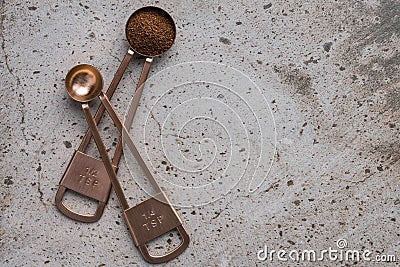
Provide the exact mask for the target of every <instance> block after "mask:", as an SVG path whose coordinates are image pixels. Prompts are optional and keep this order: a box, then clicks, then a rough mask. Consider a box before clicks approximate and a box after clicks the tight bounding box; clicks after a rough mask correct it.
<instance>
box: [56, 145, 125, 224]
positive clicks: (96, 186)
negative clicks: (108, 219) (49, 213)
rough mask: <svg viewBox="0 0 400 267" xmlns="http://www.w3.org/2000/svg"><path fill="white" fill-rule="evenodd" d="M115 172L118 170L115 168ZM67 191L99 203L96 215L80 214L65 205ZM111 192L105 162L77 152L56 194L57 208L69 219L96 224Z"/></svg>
mask: <svg viewBox="0 0 400 267" xmlns="http://www.w3.org/2000/svg"><path fill="white" fill-rule="evenodd" d="M114 168H115V170H116V169H117V168H116V167H115V166H114ZM67 190H71V191H74V192H76V193H79V194H81V195H84V196H86V197H89V198H92V199H95V200H97V201H98V202H99V203H98V205H97V208H96V212H95V213H94V214H80V213H78V212H75V211H73V210H71V209H70V208H68V207H67V206H66V205H65V204H64V203H63V198H64V194H65V193H66V191H67ZM110 192H111V182H110V179H109V178H108V175H107V171H106V169H105V167H104V164H103V161H101V160H99V159H96V158H93V157H91V156H89V155H86V154H84V153H82V152H80V151H76V152H75V153H74V155H73V157H72V159H71V162H70V163H69V165H68V168H67V170H66V171H65V174H64V176H63V178H62V179H61V181H60V185H59V188H58V190H57V194H56V200H55V203H56V206H57V208H58V209H59V210H60V211H61V212H62V213H63V214H64V215H65V216H67V217H69V218H71V219H73V220H77V221H80V222H87V223H90V222H96V221H98V220H99V219H100V217H101V216H102V214H103V211H104V207H105V206H106V204H107V201H108V198H109V196H110Z"/></svg>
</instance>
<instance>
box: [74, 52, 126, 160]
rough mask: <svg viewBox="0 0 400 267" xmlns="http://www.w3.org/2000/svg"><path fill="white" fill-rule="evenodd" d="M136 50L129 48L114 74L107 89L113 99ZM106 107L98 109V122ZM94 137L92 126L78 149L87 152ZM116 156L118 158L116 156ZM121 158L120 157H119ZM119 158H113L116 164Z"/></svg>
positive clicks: (96, 116) (95, 116) (101, 106)
mask: <svg viewBox="0 0 400 267" xmlns="http://www.w3.org/2000/svg"><path fill="white" fill-rule="evenodd" d="M133 54H134V52H133V50H131V49H129V50H128V51H127V53H126V55H125V57H124V59H123V60H122V62H121V64H120V65H119V67H118V70H117V72H116V73H115V75H114V78H113V80H112V81H111V83H110V86H109V87H108V89H107V92H106V95H107V97H109V98H110V99H111V97H112V96H113V94H114V92H115V90H116V88H117V86H118V84H119V82H120V81H121V79H122V76H123V74H124V72H125V70H126V68H127V67H128V65H129V62H130V61H131V59H132V56H133ZM104 111H105V108H104V106H103V105H100V106H99V108H98V109H97V111H96V114H95V115H94V120H95V122H96V124H98V123H99V122H100V119H101V118H102V116H103V114H104ZM91 138H92V132H91V130H90V128H89V129H88V130H87V131H86V134H85V135H84V137H83V139H82V141H81V144H80V145H79V147H78V151H81V152H85V150H86V148H87V146H88V145H89V142H90V139H91ZM114 158H116V157H115V156H114ZM119 158H120V157H119ZM119 158H118V160H113V163H114V165H118V162H119Z"/></svg>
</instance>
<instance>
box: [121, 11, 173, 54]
mask: <svg viewBox="0 0 400 267" xmlns="http://www.w3.org/2000/svg"><path fill="white" fill-rule="evenodd" d="M175 35H176V29H175V23H174V21H173V20H172V18H171V17H170V16H169V14H168V13H167V12H165V11H164V10H162V9H159V8H156V7H145V8H142V9H139V10H138V11H136V12H135V13H133V14H132V15H131V16H130V18H129V20H128V22H127V25H126V38H127V39H128V42H129V44H130V45H131V47H132V49H133V50H135V51H136V52H138V53H140V54H142V55H145V56H151V57H153V56H158V55H161V54H162V53H164V52H165V51H167V50H168V49H169V48H170V47H171V46H172V44H173V43H174V40H175Z"/></svg>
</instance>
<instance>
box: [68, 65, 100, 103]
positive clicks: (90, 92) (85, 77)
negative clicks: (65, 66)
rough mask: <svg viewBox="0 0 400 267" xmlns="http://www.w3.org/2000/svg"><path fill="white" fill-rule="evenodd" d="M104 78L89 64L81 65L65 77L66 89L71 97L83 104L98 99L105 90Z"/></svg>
mask: <svg viewBox="0 0 400 267" xmlns="http://www.w3.org/2000/svg"><path fill="white" fill-rule="evenodd" d="M103 83H104V82H103V77H102V76H101V74H100V72H99V71H98V70H97V69H96V68H95V67H93V66H92V65H89V64H80V65H76V66H75V67H73V68H72V69H71V70H70V71H68V73H67V76H66V77H65V88H66V89H67V92H68V94H69V96H70V97H71V98H72V99H74V100H76V101H78V102H81V103H85V102H89V101H91V100H93V99H94V98H96V97H97V96H98V95H99V94H100V93H101V90H102V89H103Z"/></svg>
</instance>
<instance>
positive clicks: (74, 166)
mask: <svg viewBox="0 0 400 267" xmlns="http://www.w3.org/2000/svg"><path fill="white" fill-rule="evenodd" d="M146 14H152V15H153V17H154V16H155V18H157V16H156V15H157V14H159V15H160V16H161V18H162V19H161V22H163V23H164V25H169V27H168V31H169V34H170V35H171V36H172V37H173V38H171V39H172V41H170V42H169V43H167V44H165V43H164V44H163V46H162V47H161V48H160V49H155V50H153V51H151V52H148V51H147V50H146V49H145V48H146V47H145V46H143V43H144V41H143V40H139V42H138V39H139V38H138V37H141V34H143V33H142V32H141V29H140V27H139V28H138V27H136V28H138V32H137V33H135V32H134V31H132V28H133V27H132V26H135V24H133V23H135V22H137V21H138V20H140V19H141V18H142V17H143V15H146ZM159 23H160V19H159V20H158V21H153V22H152V26H153V27H155V28H156V29H157V27H158V28H159V26H160V25H158V24H159ZM150 33H151V32H150ZM125 34H126V38H127V40H128V42H129V45H130V47H129V49H128V51H127V53H126V54H125V56H124V59H123V60H122V62H121V64H120V66H119V68H118V70H117V72H116V73H115V75H114V78H113V80H112V82H111V84H110V86H109V88H108V90H107V92H106V96H107V97H108V98H109V99H111V97H112V95H113V94H114V92H115V90H116V87H117V86H118V84H119V82H120V80H121V78H122V76H123V74H124V72H125V70H126V68H127V67H128V64H129V62H130V60H131V59H132V56H133V55H134V53H137V54H139V55H142V56H145V57H146V61H145V64H144V66H143V69H142V71H141V74H140V77H139V81H138V85H137V87H136V91H135V94H134V96H133V100H132V104H131V106H130V109H129V112H128V116H127V121H126V122H127V125H131V124H132V121H133V118H134V115H135V113H136V110H137V107H138V104H139V100H140V97H141V95H142V92H143V85H144V83H145V81H146V79H147V76H148V74H149V71H150V67H151V64H152V62H153V58H154V57H156V56H161V55H162V54H163V53H164V52H166V51H167V50H168V49H169V48H170V47H171V46H172V45H173V42H174V40H175V37H176V26H175V22H174V20H173V18H172V17H171V16H170V15H169V14H168V13H167V12H166V11H164V10H163V9H161V8H158V7H154V6H147V7H143V8H140V9H138V10H136V11H135V12H134V13H133V14H132V15H131V16H130V17H129V19H128V21H127V23H126V25H125ZM135 34H137V35H135ZM157 34H159V33H157V32H156V33H153V35H155V36H152V38H153V39H154V38H155V37H157ZM133 37H137V38H133ZM142 37H144V38H148V36H147V37H146V36H142ZM154 40H156V39H154ZM154 40H153V41H154ZM142 41H143V42H142ZM104 111H105V107H104V105H100V107H99V109H98V110H97V112H96V114H95V118H94V119H95V121H96V123H99V121H100V119H101V117H102V116H103V114H104ZM91 137H92V132H91V130H90V128H89V129H88V130H87V132H86V134H85V136H84V137H83V139H82V141H81V144H80V146H79V148H78V149H77V151H76V152H75V153H74V155H73V157H72V159H71V161H70V163H69V165H68V168H67V170H66V172H65V173H64V176H63V177H62V179H61V181H60V185H59V188H58V190H57V194H56V201H55V203H56V206H57V208H58V209H59V210H60V211H61V212H62V213H63V214H64V215H66V216H67V217H69V218H71V219H74V220H77V221H81V222H95V221H97V220H99V219H100V217H101V215H102V214H103V211H104V208H105V205H106V203H107V201H108V198H109V196H110V192H111V183H110V181H109V179H108V177H106V176H107V173H106V170H105V168H104V166H103V163H102V161H101V160H98V159H96V158H93V157H91V156H89V155H87V154H85V153H84V151H85V150H86V148H87V146H88V144H89V142H90V139H91ZM121 155H122V138H120V139H119V141H118V144H117V147H116V150H115V153H114V157H113V161H112V163H113V165H114V168H115V171H117V170H118V168H117V167H118V164H119V161H120V159H121ZM84 163H85V165H83V164H84ZM93 169H96V170H97V171H96V172H93ZM77 177H79V178H77ZM67 190H72V191H74V192H77V193H79V194H81V195H84V196H87V197H89V198H92V199H95V200H97V201H98V202H99V203H98V206H97V209H96V211H95V213H94V214H81V213H78V212H75V211H73V210H71V209H70V208H69V207H67V206H66V205H65V204H64V203H63V197H64V194H65V193H66V191H67Z"/></svg>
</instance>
